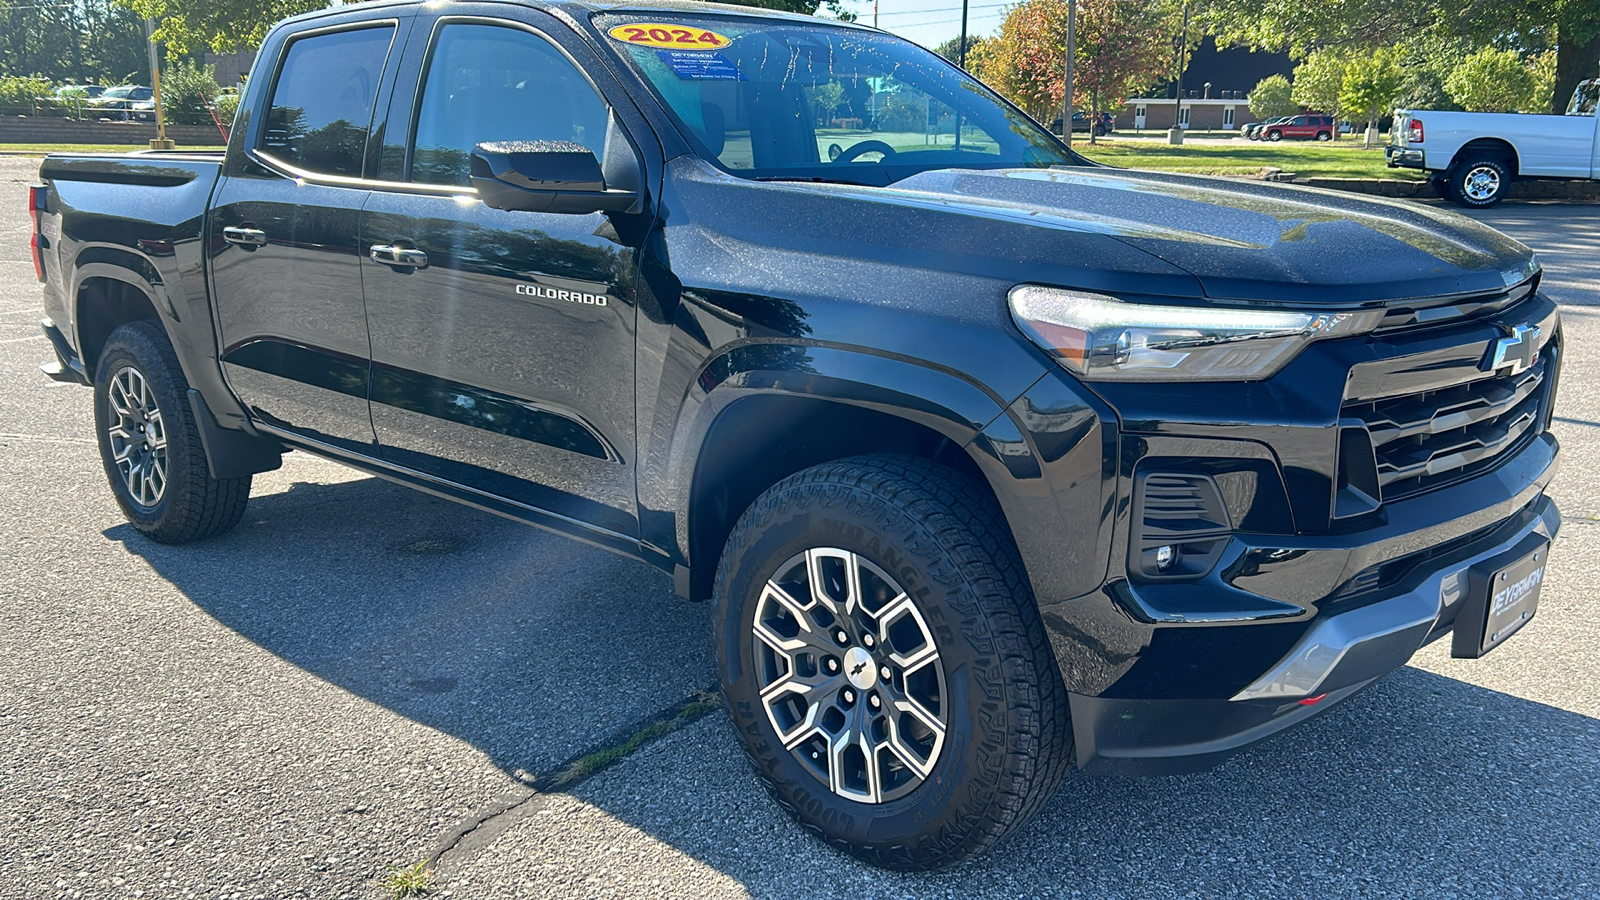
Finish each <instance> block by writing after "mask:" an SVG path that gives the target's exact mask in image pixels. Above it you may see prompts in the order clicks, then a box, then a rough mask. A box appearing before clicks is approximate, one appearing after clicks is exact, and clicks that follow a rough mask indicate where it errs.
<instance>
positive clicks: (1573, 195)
mask: <svg viewBox="0 0 1600 900" xmlns="http://www.w3.org/2000/svg"><path fill="white" fill-rule="evenodd" d="M1264 180H1266V181H1277V182H1286V183H1288V184H1299V185H1304V186H1306V187H1315V188H1326V189H1329V190H1335V191H1348V192H1350V193H1355V194H1373V195H1376V196H1379V197H1411V198H1417V197H1422V198H1428V199H1431V198H1433V197H1435V196H1437V195H1435V194H1434V192H1433V188H1432V186H1430V185H1429V184H1428V182H1427V181H1425V180H1424V181H1401V180H1399V179H1393V178H1307V177H1302V176H1300V175H1296V174H1295V173H1293V172H1270V173H1268V174H1267V175H1266V176H1265V178H1264ZM1506 199H1507V200H1567V201H1572V202H1576V203H1596V202H1600V182H1594V181H1584V180H1558V179H1526V180H1520V181H1514V182H1512V183H1511V189H1510V190H1509V191H1508V192H1507V193H1506Z"/></svg>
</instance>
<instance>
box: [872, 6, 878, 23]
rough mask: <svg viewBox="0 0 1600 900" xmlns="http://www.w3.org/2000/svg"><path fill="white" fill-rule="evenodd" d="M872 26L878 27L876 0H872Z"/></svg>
mask: <svg viewBox="0 0 1600 900" xmlns="http://www.w3.org/2000/svg"><path fill="white" fill-rule="evenodd" d="M872 27H873V28H877V27H878V0H872Z"/></svg>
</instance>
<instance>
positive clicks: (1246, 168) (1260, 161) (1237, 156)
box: [1073, 139, 1422, 181]
mask: <svg viewBox="0 0 1600 900" xmlns="http://www.w3.org/2000/svg"><path fill="white" fill-rule="evenodd" d="M1073 149H1074V150H1076V151H1078V152H1079V153H1081V154H1083V155H1084V156H1087V157H1089V158H1090V159H1092V160H1094V161H1096V162H1103V163H1107V164H1109V165H1113V166H1123V167H1125V168H1129V169H1150V170H1153V171H1158V172H1184V173H1188V174H1193V175H1254V176H1260V175H1262V174H1265V173H1266V172H1268V171H1270V170H1272V169H1278V170H1280V171H1284V172H1293V173H1294V174H1296V175H1301V176H1309V177H1319V178H1379V179H1388V180H1394V181H1420V180H1421V179H1422V173H1421V172H1418V171H1417V170H1415V169H1391V168H1389V167H1388V164H1387V163H1386V162H1385V160H1384V157H1383V150H1382V148H1373V149H1370V150H1369V149H1366V148H1364V147H1362V146H1361V142H1360V141H1359V140H1350V139H1346V140H1344V141H1340V142H1334V143H1327V144H1318V143H1314V142H1310V141H1308V142H1305V143H1294V144H1290V143H1287V142H1283V143H1276V144H1274V143H1270V142H1264V141H1244V140H1235V141H1230V142H1228V143H1200V142H1192V143H1187V144H1183V145H1182V146H1178V147H1174V146H1172V145H1170V144H1162V143H1159V142H1156V141H1118V140H1115V139H1111V140H1106V139H1102V140H1101V141H1100V142H1099V143H1098V144H1096V145H1094V146H1090V145H1089V143H1088V142H1087V141H1082V140H1078V141H1074V142H1073Z"/></svg>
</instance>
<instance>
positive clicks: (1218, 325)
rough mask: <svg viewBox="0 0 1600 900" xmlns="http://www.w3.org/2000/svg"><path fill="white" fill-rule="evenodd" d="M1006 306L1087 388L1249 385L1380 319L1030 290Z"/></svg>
mask: <svg viewBox="0 0 1600 900" xmlns="http://www.w3.org/2000/svg"><path fill="white" fill-rule="evenodd" d="M1010 301H1011V314H1012V316H1013V317H1014V318H1015V319H1016V321H1017V325H1018V326H1019V327H1021V328H1022V330H1023V332H1024V333H1025V334H1027V335H1028V337H1030V338H1032V339H1033V341H1034V343H1036V344H1038V345H1039V346H1040V347H1042V348H1044V349H1045V350H1046V351H1048V352H1049V353H1050V354H1051V355H1053V356H1054V357H1055V358H1056V360H1057V361H1058V362H1060V363H1061V365H1063V366H1065V367H1066V368H1068V369H1070V370H1071V371H1073V372H1076V373H1077V374H1078V375H1081V376H1082V377H1084V378H1086V379H1090V380H1093V381H1254V380H1256V379H1261V378H1266V377H1268V376H1270V375H1272V374H1273V373H1274V372H1277V371H1278V370H1279V369H1281V368H1283V367H1284V366H1285V365H1287V364H1288V362H1289V361H1290V360H1291V359H1294V357H1295V356H1296V355H1298V354H1299V352H1300V351H1301V350H1302V349H1304V348H1305V347H1306V345H1308V344H1310V343H1311V342H1312V341H1317V340H1322V339H1324V338H1330V337H1342V336H1344V335H1350V334H1361V333H1363V332H1367V331H1371V330H1372V329H1373V328H1374V327H1375V326H1376V325H1377V323H1378V321H1379V320H1380V319H1381V318H1382V315H1383V313H1382V312H1380V311H1376V310H1367V311H1361V312H1338V313H1309V312H1291V311H1279V310H1256V309H1233V308H1219V307H1213V306H1160V305H1156V304H1150V303H1125V302H1123V301H1121V300H1118V299H1116V298H1115V297H1107V296H1105V295H1104V294H1091V293H1087V292H1084V291H1071V290H1064V289H1062V288H1049V287H1039V286H1036V285H1022V286H1020V287H1016V288H1013V289H1012V291H1011V295H1010Z"/></svg>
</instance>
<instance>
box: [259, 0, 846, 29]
mask: <svg viewBox="0 0 1600 900" xmlns="http://www.w3.org/2000/svg"><path fill="white" fill-rule="evenodd" d="M423 2H425V0H376V2H372V3H363V4H361V5H360V6H358V7H351V6H334V7H329V8H327V9H319V10H313V11H312V12H308V13H301V14H300V15H298V16H290V17H288V18H286V19H284V20H283V21H282V22H279V23H278V24H280V25H281V24H283V23H285V22H301V21H306V20H310V19H320V18H322V17H324V16H332V15H340V14H344V13H350V12H353V11H356V10H378V9H388V8H392V7H397V6H420V5H422V3H423ZM475 2H487V3H506V4H510V5H515V6H527V7H531V8H533V9H543V10H559V11H561V12H565V13H567V14H568V15H573V14H575V13H576V14H585V13H596V12H640V13H650V12H671V13H699V14H702V15H703V14H706V13H711V14H713V15H737V16H745V17H757V18H765V19H783V20H786V21H791V22H809V23H813V24H823V25H838V26H844V27H848V28H861V29H864V30H867V31H876V30H877V29H873V28H870V27H868V26H866V25H861V24H859V23H855V22H841V21H839V20H837V19H819V18H817V17H816V16H807V15H803V14H801V13H792V12H784V11H781V10H775V9H761V8H759V7H751V6H734V5H732V4H727V3H703V2H700V0H617V2H606V0H475ZM428 5H429V6H430V7H435V8H437V7H440V6H446V5H448V2H444V3H441V2H438V0H431V2H428Z"/></svg>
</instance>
